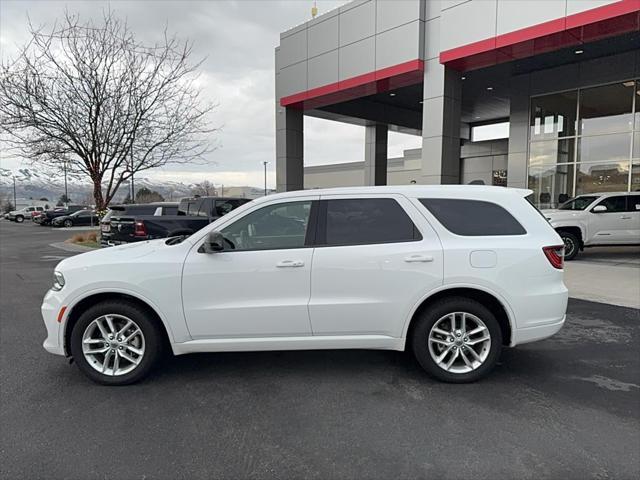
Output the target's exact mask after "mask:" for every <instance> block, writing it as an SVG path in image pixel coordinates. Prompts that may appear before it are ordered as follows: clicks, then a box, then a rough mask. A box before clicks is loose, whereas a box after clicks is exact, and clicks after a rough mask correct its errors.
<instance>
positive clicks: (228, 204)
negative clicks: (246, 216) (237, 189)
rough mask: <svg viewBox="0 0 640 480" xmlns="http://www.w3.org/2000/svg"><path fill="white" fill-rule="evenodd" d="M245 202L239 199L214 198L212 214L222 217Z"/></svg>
mask: <svg viewBox="0 0 640 480" xmlns="http://www.w3.org/2000/svg"><path fill="white" fill-rule="evenodd" d="M245 203H247V201H246V200H241V199H229V200H216V203H215V206H214V209H213V212H212V215H213V216H217V217H222V216H223V215H226V214H227V213H229V212H230V211H231V210H234V209H236V208H238V207H239V206H240V205H243V204H245Z"/></svg>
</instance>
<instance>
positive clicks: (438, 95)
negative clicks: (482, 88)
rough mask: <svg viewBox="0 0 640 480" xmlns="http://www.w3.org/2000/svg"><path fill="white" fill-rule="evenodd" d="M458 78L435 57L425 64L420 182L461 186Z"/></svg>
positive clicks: (460, 82) (460, 93)
mask: <svg viewBox="0 0 640 480" xmlns="http://www.w3.org/2000/svg"><path fill="white" fill-rule="evenodd" d="M460 77H461V74H460V72H457V71H455V70H452V69H450V68H447V67H445V66H444V65H442V64H440V61H439V59H438V58H433V59H430V60H427V61H426V62H425V70H424V99H423V104H422V176H421V177H420V183H423V184H430V185H439V184H451V183H460V113H461V109H462V101H461V97H462V81H461V80H460Z"/></svg>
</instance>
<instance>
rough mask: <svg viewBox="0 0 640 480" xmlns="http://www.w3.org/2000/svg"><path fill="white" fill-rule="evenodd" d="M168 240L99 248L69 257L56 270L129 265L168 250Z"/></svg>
mask: <svg viewBox="0 0 640 480" xmlns="http://www.w3.org/2000/svg"><path fill="white" fill-rule="evenodd" d="M165 241H166V239H159V240H148V241H146V242H135V243H127V244H124V245H118V246H116V247H109V248H99V249H96V250H94V251H92V252H86V253H82V254H80V255H74V256H73V257H69V258H67V259H65V260H63V261H62V262H60V263H59V264H58V266H57V267H56V270H60V271H64V270H65V269H73V268H87V267H91V266H92V265H98V264H105V263H109V264H113V263H129V262H131V261H132V260H135V259H138V258H141V257H144V256H147V255H150V254H152V253H153V252H155V251H156V250H158V249H161V248H167V247H166V245H165Z"/></svg>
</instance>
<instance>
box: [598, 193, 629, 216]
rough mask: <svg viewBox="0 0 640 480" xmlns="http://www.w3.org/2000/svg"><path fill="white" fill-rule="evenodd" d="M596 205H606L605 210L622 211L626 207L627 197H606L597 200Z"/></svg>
mask: <svg viewBox="0 0 640 480" xmlns="http://www.w3.org/2000/svg"><path fill="white" fill-rule="evenodd" d="M598 205H604V206H605V207H607V212H611V213H615V212H624V211H625V210H626V209H627V197H608V198H605V199H603V200H602V201H601V202H599V203H598V204H597V205H596V206H598Z"/></svg>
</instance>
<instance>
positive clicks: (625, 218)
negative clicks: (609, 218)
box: [620, 215, 631, 220]
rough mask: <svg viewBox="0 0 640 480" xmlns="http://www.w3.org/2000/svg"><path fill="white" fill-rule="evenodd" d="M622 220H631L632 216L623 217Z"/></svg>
mask: <svg viewBox="0 0 640 480" xmlns="http://www.w3.org/2000/svg"><path fill="white" fill-rule="evenodd" d="M620 218H621V219H623V220H629V219H630V218H631V216H629V215H622V216H621V217H620Z"/></svg>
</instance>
